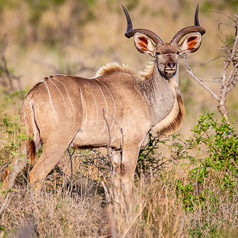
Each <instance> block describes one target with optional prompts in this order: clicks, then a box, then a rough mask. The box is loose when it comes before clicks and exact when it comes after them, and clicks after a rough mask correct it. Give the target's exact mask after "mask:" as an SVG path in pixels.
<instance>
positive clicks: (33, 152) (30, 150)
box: [27, 140, 36, 165]
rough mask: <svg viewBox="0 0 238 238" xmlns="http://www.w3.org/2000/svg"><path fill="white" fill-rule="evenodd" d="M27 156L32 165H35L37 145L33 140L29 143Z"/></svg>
mask: <svg viewBox="0 0 238 238" xmlns="http://www.w3.org/2000/svg"><path fill="white" fill-rule="evenodd" d="M27 156H28V158H29V159H30V163H31V165H33V164H34V163H35V158H36V145H35V142H34V141H33V140H28V141H27Z"/></svg>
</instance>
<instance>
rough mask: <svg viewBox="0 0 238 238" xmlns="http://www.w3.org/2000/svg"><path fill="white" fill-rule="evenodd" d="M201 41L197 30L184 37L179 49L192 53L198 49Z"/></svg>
mask: <svg viewBox="0 0 238 238" xmlns="http://www.w3.org/2000/svg"><path fill="white" fill-rule="evenodd" d="M201 42H202V36H201V34H200V33H198V32H195V33H191V34H189V35H188V36H187V37H186V38H185V40H184V41H183V43H182V44H181V45H180V49H181V51H184V52H191V53H193V52H195V51H197V50H198V49H199V47H200V45H201Z"/></svg>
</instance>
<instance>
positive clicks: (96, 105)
mask: <svg viewBox="0 0 238 238" xmlns="http://www.w3.org/2000/svg"><path fill="white" fill-rule="evenodd" d="M86 82H87V84H88V85H89V86H90V88H91V94H92V96H93V101H94V104H95V107H96V111H97V113H96V115H97V116H96V118H97V122H98V111H99V110H98V104H97V100H96V98H95V96H94V93H93V88H92V85H91V84H90V83H89V82H88V81H86Z"/></svg>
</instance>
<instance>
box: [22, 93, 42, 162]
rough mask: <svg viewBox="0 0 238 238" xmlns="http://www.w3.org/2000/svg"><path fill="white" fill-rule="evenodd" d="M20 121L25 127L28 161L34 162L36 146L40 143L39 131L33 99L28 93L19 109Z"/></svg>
mask: <svg viewBox="0 0 238 238" xmlns="http://www.w3.org/2000/svg"><path fill="white" fill-rule="evenodd" d="M21 121H22V124H23V125H24V127H25V129H26V135H27V136H28V137H29V139H28V140H27V156H28V158H29V159H30V163H31V164H34V163H35V160H36V147H37V145H38V144H40V132H39V128H38V126H37V123H36V119H35V112H34V101H33V99H32V98H31V96H30V95H27V96H26V98H25V100H24V103H23V105H22V110H21Z"/></svg>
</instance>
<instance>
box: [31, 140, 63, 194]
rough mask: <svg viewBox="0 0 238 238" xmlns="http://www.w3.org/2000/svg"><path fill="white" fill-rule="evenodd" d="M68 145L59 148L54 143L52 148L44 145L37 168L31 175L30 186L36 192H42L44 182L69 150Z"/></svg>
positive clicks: (34, 168) (35, 167)
mask: <svg viewBox="0 0 238 238" xmlns="http://www.w3.org/2000/svg"><path fill="white" fill-rule="evenodd" d="M67 147H68V144H67V145H64V146H62V145H61V146H59V145H58V144H57V143H54V144H53V145H51V146H48V145H47V144H44V146H43V152H42V154H41V156H40V158H39V159H38V161H37V162H36V164H35V166H34V167H33V169H32V170H31V171H30V173H29V178H30V184H31V185H32V186H33V187H34V189H35V190H40V189H41V187H42V182H43V181H44V179H45V178H46V176H47V175H48V174H49V172H50V171H51V170H52V169H53V168H54V167H55V166H56V164H57V163H58V162H59V161H60V160H61V159H62V157H63V153H64V151H65V150H66V149H67Z"/></svg>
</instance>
